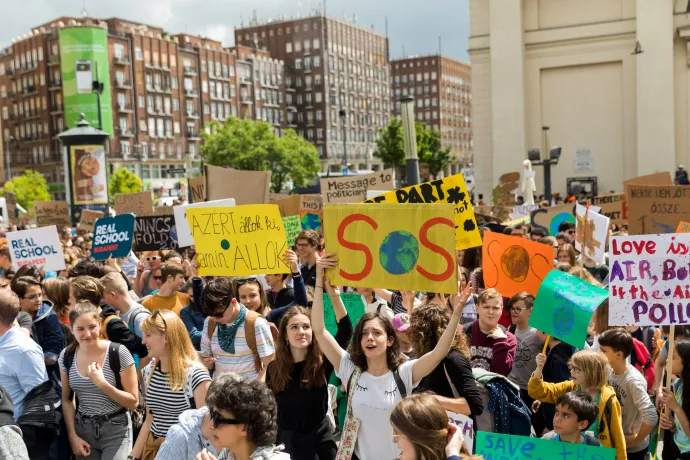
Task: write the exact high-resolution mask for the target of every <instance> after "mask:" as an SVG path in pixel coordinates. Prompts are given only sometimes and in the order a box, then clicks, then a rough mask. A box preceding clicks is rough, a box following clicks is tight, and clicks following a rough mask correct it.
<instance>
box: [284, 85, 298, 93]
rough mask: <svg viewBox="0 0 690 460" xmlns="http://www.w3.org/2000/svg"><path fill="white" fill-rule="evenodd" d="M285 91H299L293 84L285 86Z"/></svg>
mask: <svg viewBox="0 0 690 460" xmlns="http://www.w3.org/2000/svg"><path fill="white" fill-rule="evenodd" d="M285 91H288V92H291V93H294V92H295V91H297V89H296V88H293V87H292V86H286V87H285Z"/></svg>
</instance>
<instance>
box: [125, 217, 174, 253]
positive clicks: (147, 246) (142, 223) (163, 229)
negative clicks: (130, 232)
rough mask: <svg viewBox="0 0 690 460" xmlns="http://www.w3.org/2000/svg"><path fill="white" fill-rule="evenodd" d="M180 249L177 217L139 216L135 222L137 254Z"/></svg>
mask: <svg viewBox="0 0 690 460" xmlns="http://www.w3.org/2000/svg"><path fill="white" fill-rule="evenodd" d="M178 247H179V246H178V245H177V228H176V227H175V217H173V216H172V215H168V216H141V217H139V216H137V218H136V220H135V221H134V248H135V250H136V251H137V252H140V251H158V250H159V249H172V250H176V249H177V248H178Z"/></svg>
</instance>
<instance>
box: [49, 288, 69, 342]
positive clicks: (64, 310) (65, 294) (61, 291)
mask: <svg viewBox="0 0 690 460" xmlns="http://www.w3.org/2000/svg"><path fill="white" fill-rule="evenodd" d="M43 291H44V293H45V296H46V300H49V301H50V302H52V304H53V311H54V312H55V314H56V315H57V317H58V320H60V326H61V327H62V334H63V335H64V336H65V346H66V347H68V346H69V345H70V344H71V343H72V342H73V341H74V334H72V330H71V329H70V327H69V312H70V309H71V306H70V302H69V282H68V281H67V280H66V279H64V278H50V279H47V280H45V281H44V282H43Z"/></svg>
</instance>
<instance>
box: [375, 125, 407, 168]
mask: <svg viewBox="0 0 690 460" xmlns="http://www.w3.org/2000/svg"><path fill="white" fill-rule="evenodd" d="M374 156H375V157H376V158H378V159H380V160H381V161H383V164H384V166H386V167H387V168H395V167H402V166H405V145H404V141H403V129H402V120H400V118H399V117H393V118H391V119H390V121H389V122H388V124H387V125H386V126H384V127H383V128H381V131H380V135H379V138H378V139H376V151H375V152H374Z"/></svg>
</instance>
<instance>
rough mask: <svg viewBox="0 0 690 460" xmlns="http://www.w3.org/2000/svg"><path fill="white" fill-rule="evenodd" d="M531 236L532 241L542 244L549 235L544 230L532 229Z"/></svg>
mask: <svg viewBox="0 0 690 460" xmlns="http://www.w3.org/2000/svg"><path fill="white" fill-rule="evenodd" d="M529 236H530V239H531V240H532V241H539V242H541V240H543V239H544V238H545V237H546V236H547V233H546V231H545V230H544V229H543V228H532V229H531V230H530V232H529Z"/></svg>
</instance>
